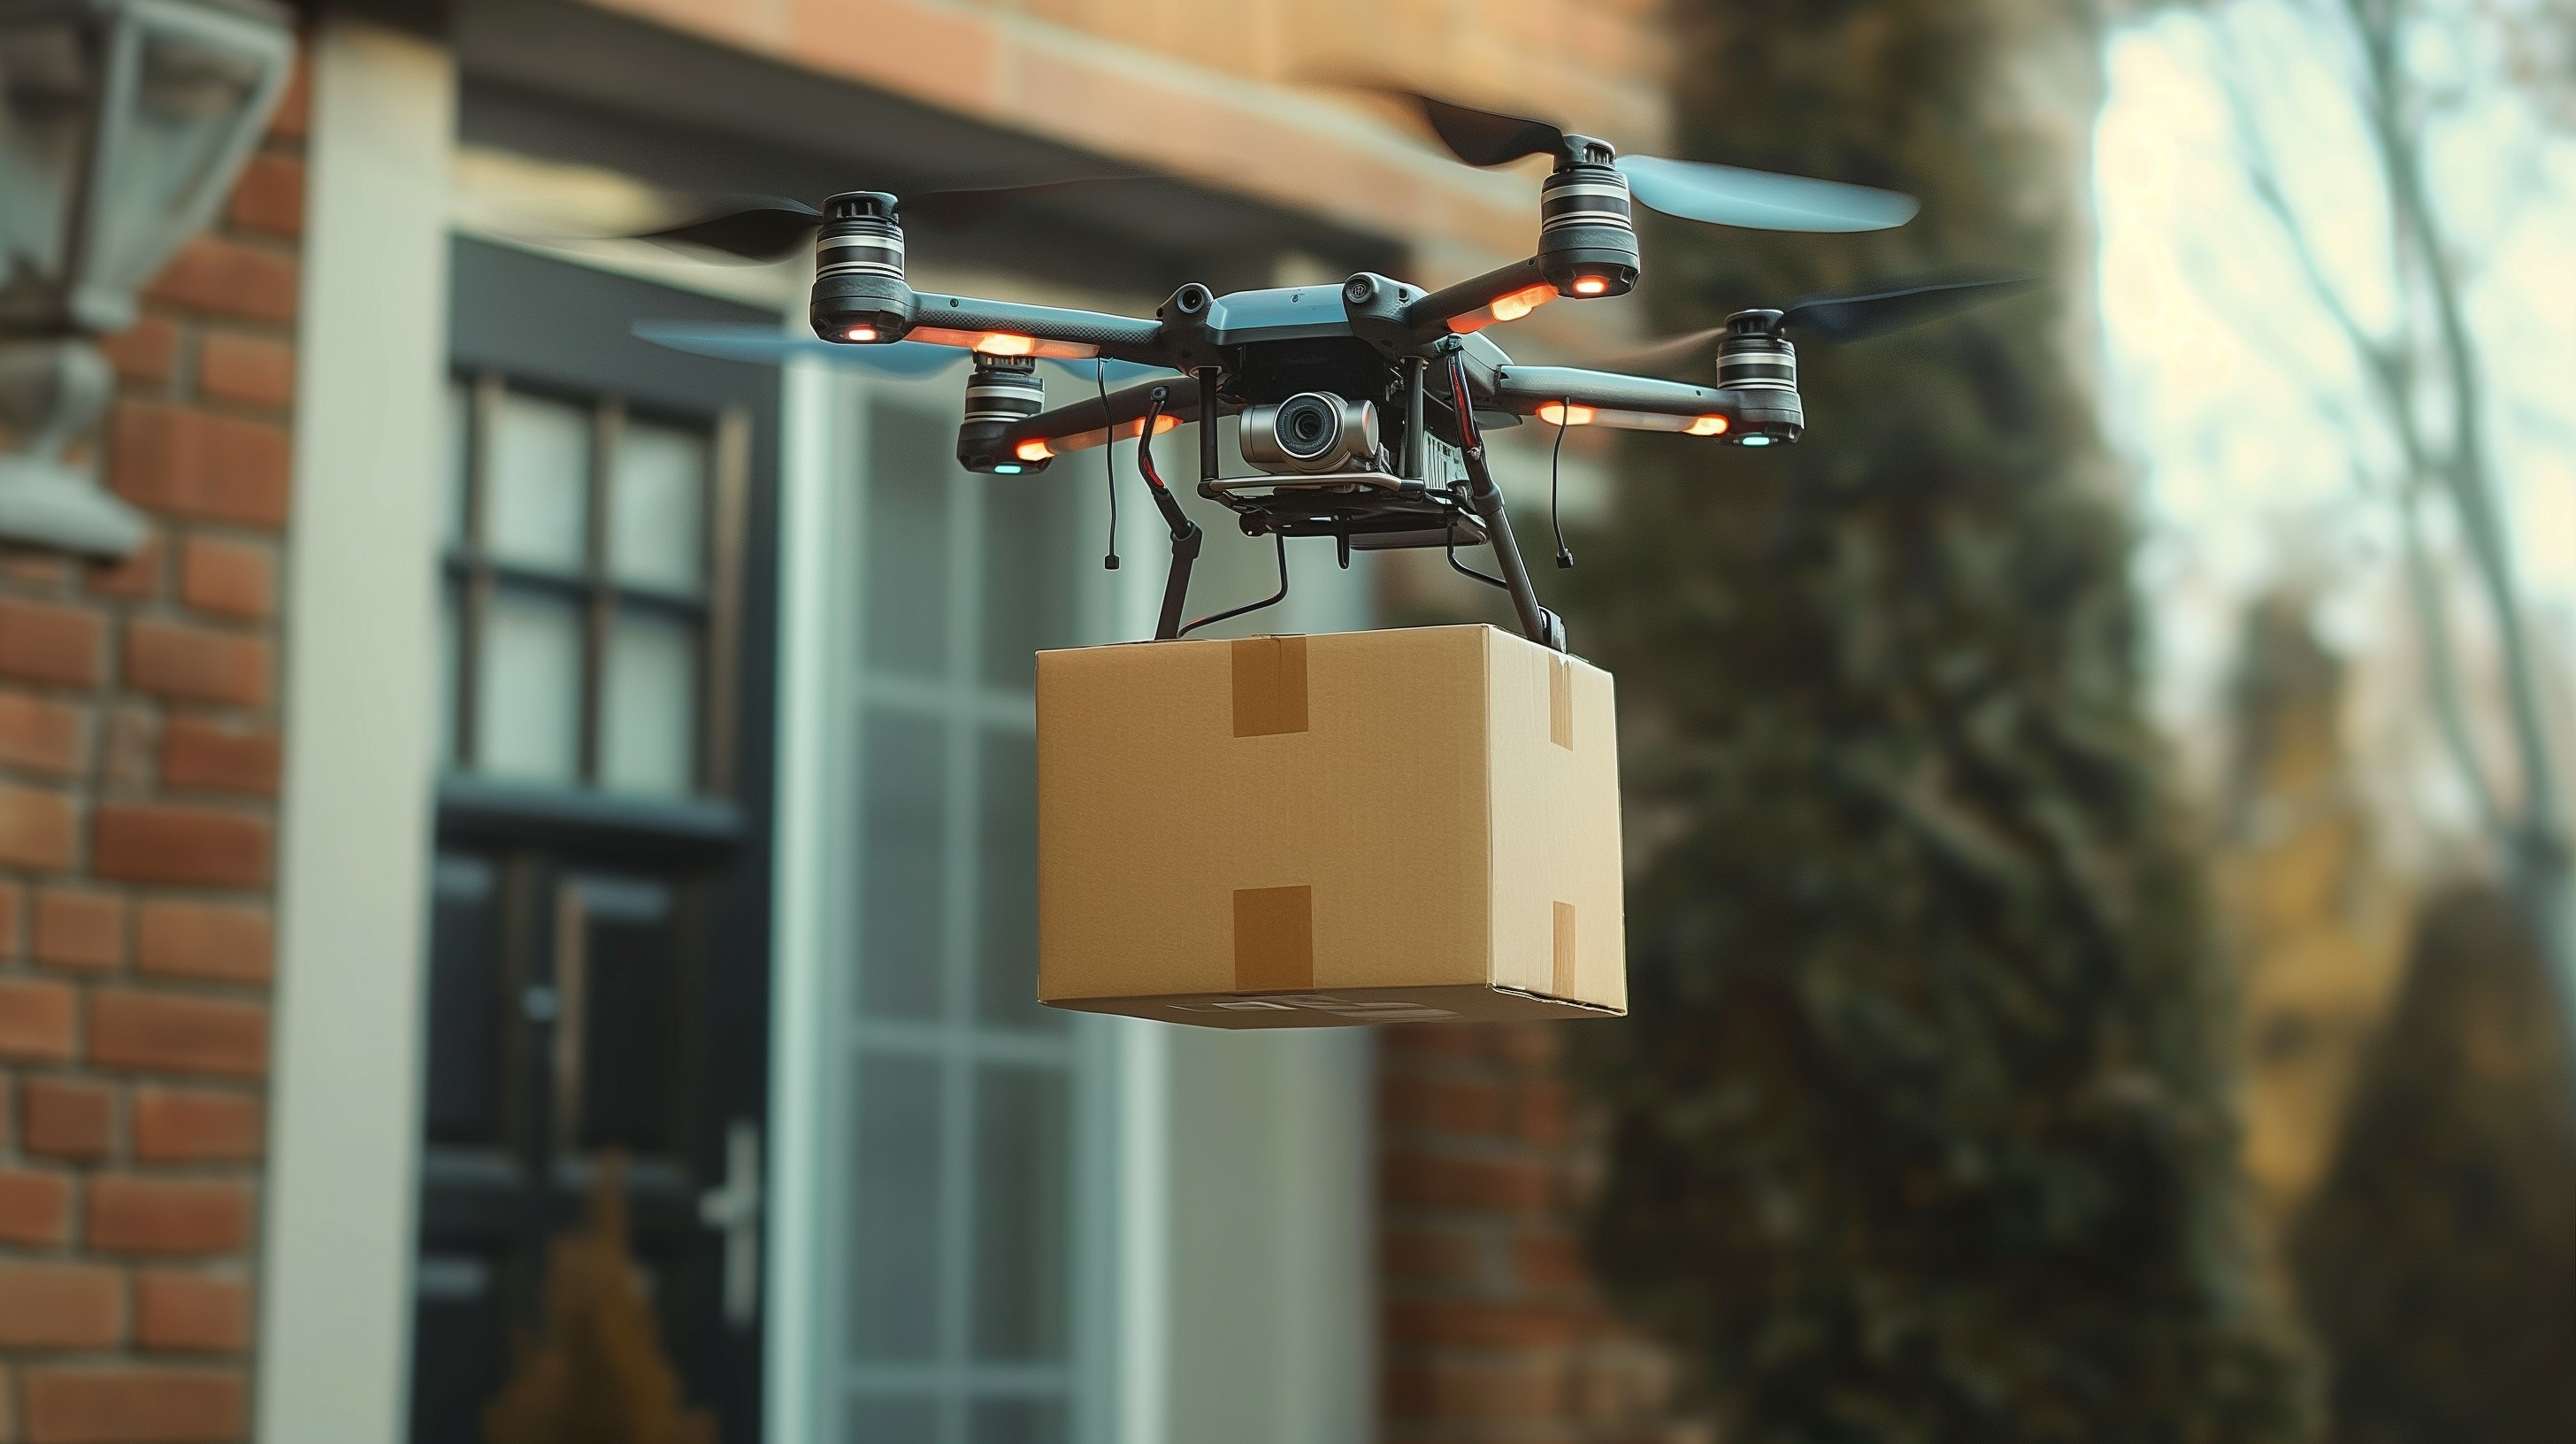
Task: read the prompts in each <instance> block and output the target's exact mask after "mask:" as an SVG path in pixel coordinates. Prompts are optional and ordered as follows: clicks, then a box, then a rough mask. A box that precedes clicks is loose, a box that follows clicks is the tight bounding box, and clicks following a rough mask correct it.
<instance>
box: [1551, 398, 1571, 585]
mask: <svg viewBox="0 0 2576 1444" xmlns="http://www.w3.org/2000/svg"><path fill="white" fill-rule="evenodd" d="M1561 404H1562V406H1563V408H1564V409H1563V410H1560V411H1559V412H1557V414H1556V420H1557V426H1556V447H1555V449H1554V450H1553V451H1551V452H1549V453H1548V458H1547V524H1548V525H1549V526H1551V527H1554V528H1555V529H1556V569H1557V570H1558V571H1567V570H1570V569H1571V568H1572V567H1573V566H1574V550H1573V548H1571V547H1568V546H1567V545H1566V544H1565V513H1564V511H1563V510H1561V509H1560V508H1559V507H1558V506H1557V501H1556V485H1557V479H1558V477H1559V475H1560V474H1561V473H1562V472H1563V471H1564V470H1565V433H1567V432H1568V431H1571V430H1573V429H1574V398H1573V397H1571V396H1569V397H1567V398H1565V400H1564V402H1563V403H1561Z"/></svg>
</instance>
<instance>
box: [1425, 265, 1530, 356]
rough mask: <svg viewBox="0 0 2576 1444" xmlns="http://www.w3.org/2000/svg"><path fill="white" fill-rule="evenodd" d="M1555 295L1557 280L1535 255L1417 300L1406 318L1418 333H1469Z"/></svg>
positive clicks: (1520, 314)
mask: <svg viewBox="0 0 2576 1444" xmlns="http://www.w3.org/2000/svg"><path fill="white" fill-rule="evenodd" d="M1555 299H1556V287H1555V285H1554V284H1553V283H1551V282H1550V281H1549V280H1548V279H1547V276H1546V275H1545V274H1544V273H1543V272H1542V271H1541V270H1540V266H1539V258H1538V257H1536V256H1532V257H1530V258H1529V259H1528V260H1526V261H1514V262H1512V263H1511V264H1510V265H1508V266H1504V267H1502V268H1500V269H1498V270H1492V271H1487V272H1486V273H1485V274H1483V275H1481V276H1471V277H1469V278H1467V279H1466V280H1463V281H1460V282H1458V283H1457V284H1456V285H1453V286H1444V287H1442V288H1441V289H1439V290H1437V291H1434V292H1432V293H1431V294H1430V295H1428V296H1423V297H1421V298H1419V299H1417V300H1415V301H1414V302H1413V303H1412V304H1410V305H1408V306H1406V307H1405V308H1404V324H1405V326H1406V328H1407V329H1409V330H1411V331H1412V332H1413V333H1414V334H1416V335H1418V336H1424V337H1430V336H1438V335H1441V334H1443V333H1444V332H1445V333H1455V334H1458V335H1464V334H1466V333H1468V332H1471V331H1481V330H1483V329H1484V328H1485V327H1487V326H1490V325H1493V324H1494V323H1495V322H1497V321H1516V320H1519V319H1520V318H1521V317H1523V316H1526V315H1528V314H1529V313H1530V312H1532V311H1534V310H1537V309H1538V308H1539V307H1540V306H1543V305H1545V304H1547V303H1548V302H1549V301H1553V300H1555Z"/></svg>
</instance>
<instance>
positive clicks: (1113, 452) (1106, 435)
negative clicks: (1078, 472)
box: [1091, 357, 1118, 572]
mask: <svg viewBox="0 0 2576 1444" xmlns="http://www.w3.org/2000/svg"><path fill="white" fill-rule="evenodd" d="M1091 369H1092V375H1093V376H1094V377H1095V378H1097V379H1098V381H1099V383H1100V474H1101V475H1102V476H1103V477H1105V478H1107V479H1108V482H1109V555H1107V556H1105V557H1102V558H1101V559H1100V567H1101V570H1103V571H1112V572H1114V571H1116V570H1118V438H1117V437H1116V436H1115V435H1114V434H1112V433H1114V432H1115V431H1116V430H1117V428H1116V427H1114V426H1112V425H1111V424H1110V422H1109V362H1108V360H1107V359H1106V358H1104V357H1095V358H1093V360H1092V363H1091Z"/></svg>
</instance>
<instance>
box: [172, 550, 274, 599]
mask: <svg viewBox="0 0 2576 1444" xmlns="http://www.w3.org/2000/svg"><path fill="white" fill-rule="evenodd" d="M179 600H181V601H183V602H186V603H187V604H188V605H189V606H192V607H195V608H196V609H197V610H198V611H201V612H215V613H219V614H221V615H223V616H227V617H265V616H268V615H269V614H270V613H272V612H274V611H276V610H277V549H276V548H274V547H271V546H268V545H265V544H263V543H259V542H240V541H228V540H225V539H224V538H222V537H202V536H201V537H190V538H189V539H188V544H187V545H186V547H184V548H183V549H182V550H181V551H180V553H179Z"/></svg>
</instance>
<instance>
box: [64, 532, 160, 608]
mask: <svg viewBox="0 0 2576 1444" xmlns="http://www.w3.org/2000/svg"><path fill="white" fill-rule="evenodd" d="M168 557H169V553H168V552H167V551H166V550H165V549H164V548H163V546H162V545H161V534H160V533H159V532H158V531H155V532H154V533H152V534H151V535H150V536H147V537H145V538H144V539H143V545H141V546H139V547H136V548H135V549H134V554H133V555H132V556H129V557H127V558H125V559H124V560H122V561H114V562H96V563H92V564H91V565H90V566H89V568H88V569H87V571H86V572H85V573H84V575H83V577H82V585H84V586H86V587H87V588H89V590H90V592H91V593H92V594H93V595H95V596H102V597H119V598H123V599H124V600H126V601H135V602H140V601H149V600H151V599H152V598H154V597H157V596H159V595H161V576H162V573H164V572H166V571H168V570H169V567H168V565H167V562H168Z"/></svg>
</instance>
